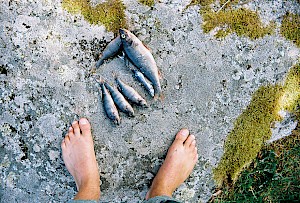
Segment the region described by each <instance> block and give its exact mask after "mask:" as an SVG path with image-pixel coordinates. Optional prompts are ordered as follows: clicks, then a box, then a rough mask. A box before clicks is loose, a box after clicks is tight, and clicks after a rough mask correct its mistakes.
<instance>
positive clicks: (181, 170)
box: [146, 129, 198, 200]
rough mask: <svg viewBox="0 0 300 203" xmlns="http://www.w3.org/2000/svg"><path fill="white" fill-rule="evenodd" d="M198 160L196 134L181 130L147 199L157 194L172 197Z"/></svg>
mask: <svg viewBox="0 0 300 203" xmlns="http://www.w3.org/2000/svg"><path fill="white" fill-rule="evenodd" d="M197 160H198V153H197V147H196V141H195V136H194V135H189V131H188V130H187V129H182V130H180V131H179V132H178V133H177V135H176V137H175V140H174V142H173V144H172V145H171V147H170V148H169V150H168V153H167V157H166V159H165V161H164V163H163V165H162V166H161V167H160V169H159V171H158V173H157V175H156V176H155V178H154V180H153V182H152V185H151V187H150V190H149V191H148V193H147V195H146V200H147V199H150V198H152V197H156V196H169V197H171V196H172V193H173V192H174V191H175V190H176V188H178V187H179V185H180V184H181V183H183V182H184V181H185V180H186V179H187V178H188V176H189V175H190V174H191V172H192V170H193V168H194V166H195V164H196V162H197Z"/></svg>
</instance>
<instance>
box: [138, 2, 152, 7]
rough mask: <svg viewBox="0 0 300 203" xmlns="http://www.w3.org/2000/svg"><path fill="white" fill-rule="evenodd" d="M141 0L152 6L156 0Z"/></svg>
mask: <svg viewBox="0 0 300 203" xmlns="http://www.w3.org/2000/svg"><path fill="white" fill-rule="evenodd" d="M139 2H140V3H142V4H144V5H146V6H150V7H152V6H154V3H155V2H154V0H139Z"/></svg>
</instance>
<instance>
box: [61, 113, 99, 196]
mask: <svg viewBox="0 0 300 203" xmlns="http://www.w3.org/2000/svg"><path fill="white" fill-rule="evenodd" d="M61 148H62V156H63V160H64V162H65V165H66V167H67V169H68V171H69V172H70V173H71V175H72V176H73V178H74V179H75V183H76V186H77V189H78V193H77V194H76V196H75V198H74V199H81V200H98V199H99V198H100V176H99V172H98V165H97V161H96V156H95V151H94V143H93V138H92V135H91V125H90V123H89V122H88V120H87V119H86V118H81V119H80V120H79V123H78V121H74V122H73V123H72V127H70V128H69V131H68V133H67V135H66V137H65V139H64V140H63V141H62V143H61Z"/></svg>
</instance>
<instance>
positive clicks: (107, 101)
mask: <svg viewBox="0 0 300 203" xmlns="http://www.w3.org/2000/svg"><path fill="white" fill-rule="evenodd" d="M98 82H99V83H100V87H101V90H102V100H103V108H104V111H105V113H106V115H107V117H108V118H109V119H111V120H112V121H113V122H114V123H115V124H118V125H119V124H120V116H119V112H118V109H117V107H116V106H115V103H114V101H113V99H112V97H111V95H110V94H109V92H108V91H107V89H106V88H105V85H104V81H103V80H102V79H100V81H98Z"/></svg>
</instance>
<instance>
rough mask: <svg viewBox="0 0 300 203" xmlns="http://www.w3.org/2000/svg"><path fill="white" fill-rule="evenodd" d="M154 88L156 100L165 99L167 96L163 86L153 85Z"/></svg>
mask: <svg viewBox="0 0 300 203" xmlns="http://www.w3.org/2000/svg"><path fill="white" fill-rule="evenodd" d="M153 88H154V99H155V100H157V99H159V100H161V101H162V100H164V98H165V96H164V94H163V93H162V91H161V87H160V86H156V85H153Z"/></svg>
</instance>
